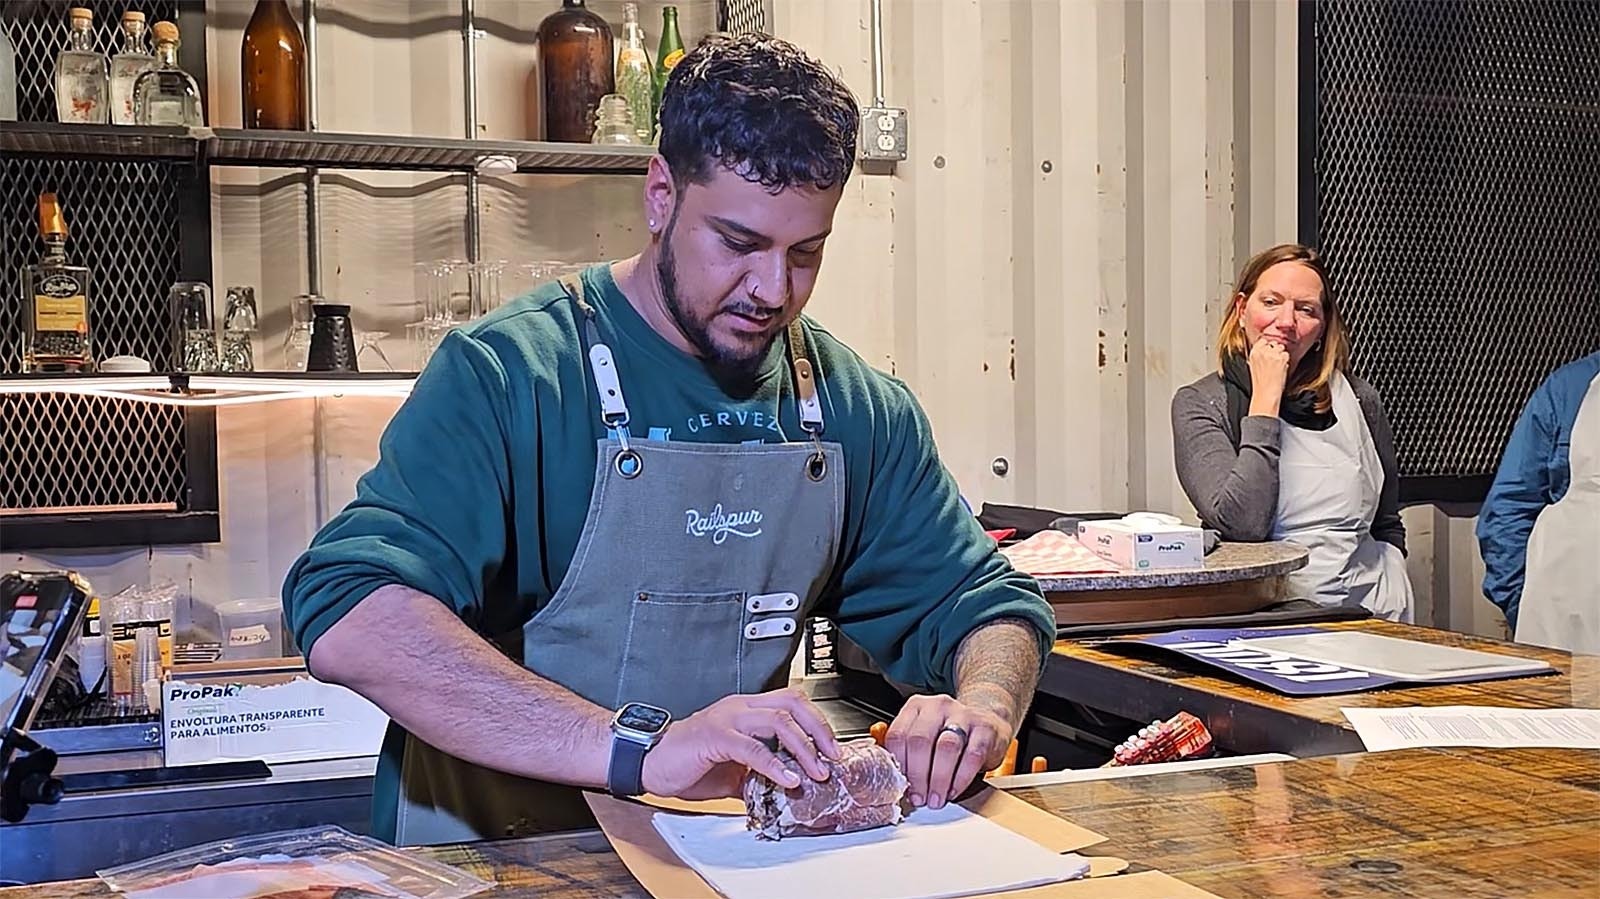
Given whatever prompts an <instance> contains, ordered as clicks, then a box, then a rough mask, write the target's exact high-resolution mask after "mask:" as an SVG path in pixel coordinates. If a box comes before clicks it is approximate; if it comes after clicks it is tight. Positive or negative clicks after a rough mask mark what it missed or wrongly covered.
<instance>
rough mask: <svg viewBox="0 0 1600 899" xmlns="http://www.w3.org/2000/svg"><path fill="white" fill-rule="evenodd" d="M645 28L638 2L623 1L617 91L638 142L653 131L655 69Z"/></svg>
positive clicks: (644, 141)
mask: <svg viewBox="0 0 1600 899" xmlns="http://www.w3.org/2000/svg"><path fill="white" fill-rule="evenodd" d="M644 46H645V44H644V28H643V26H641V25H640V24H639V4H637V3H624V4H622V50H621V52H619V53H618V54H617V93H619V94H621V95H622V96H623V98H624V99H626V100H627V101H628V112H629V113H630V114H631V115H632V116H633V130H634V133H635V134H637V135H638V136H639V143H641V144H648V143H650V137H651V135H653V134H654V133H655V122H656V112H655V73H654V72H652V71H651V69H650V54H649V53H648V52H647V51H646V50H645V48H644Z"/></svg>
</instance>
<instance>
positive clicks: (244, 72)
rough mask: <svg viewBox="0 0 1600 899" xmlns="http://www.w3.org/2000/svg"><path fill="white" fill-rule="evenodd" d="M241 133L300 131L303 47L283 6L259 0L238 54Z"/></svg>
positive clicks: (303, 116)
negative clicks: (251, 131)
mask: <svg viewBox="0 0 1600 899" xmlns="http://www.w3.org/2000/svg"><path fill="white" fill-rule="evenodd" d="M239 72H240V77H241V81H242V86H243V90H244V105H243V106H242V107H241V108H242V109H243V111H244V127H246V128H261V129H267V130H275V131H304V130H306V42H305V38H303V37H302V36H301V34H300V26H299V25H298V24H297V23H296V22H295V20H294V16H292V15H290V13H289V4H288V3H286V2H284V0H259V2H257V3H256V9H255V12H254V13H253V14H251V16H250V24H249V25H248V26H246V27H245V30H244V43H243V44H242V45H241V46H240V50H239Z"/></svg>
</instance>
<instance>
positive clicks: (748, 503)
mask: <svg viewBox="0 0 1600 899" xmlns="http://www.w3.org/2000/svg"><path fill="white" fill-rule="evenodd" d="M562 283H563V285H565V286H566V288H567V292H568V294H569V295H570V296H571V298H572V299H573V301H574V302H575V303H576V304H577V306H578V309H579V310H580V312H581V313H582V316H583V329H584V331H583V333H584V338H585V344H586V348H587V351H588V358H589V367H590V372H591V374H592V375H593V377H594V381H595V385H596V388H597V395H598V396H599V397H600V400H601V410H600V411H601V419H602V420H603V421H604V423H605V424H606V426H607V428H608V431H609V435H608V438H607V439H605V440H601V441H600V442H599V452H598V454H597V456H598V458H597V459H596V462H595V478H594V491H593V493H592V494H591V495H590V499H589V511H588V516H587V518H586V519H585V521H584V526H583V533H582V534H581V535H580V536H579V538H578V544H577V548H576V550H575V551H574V553H573V558H572V564H571V566H570V568H569V569H568V571H567V574H566V577H565V578H563V579H562V581H561V586H560V588H559V589H557V590H556V593H555V595H554V596H552V597H551V599H550V602H549V603H548V604H547V605H546V606H545V607H544V608H542V609H540V610H539V611H538V612H537V613H535V614H534V616H533V617H532V619H530V620H529V621H528V622H527V623H526V624H525V625H524V626H523V629H522V637H523V664H524V665H525V666H526V667H527V668H528V669H529V670H530V671H533V672H535V673H537V674H539V675H541V676H543V677H546V678H548V679H550V680H552V681H555V682H556V683H559V684H561V685H563V686H565V687H566V688H568V689H570V690H572V691H573V692H575V693H577V694H578V695H580V696H582V697H583V698H585V699H587V700H589V701H590V702H593V703H595V704H596V705H599V706H601V707H602V708H606V709H615V708H618V707H620V706H621V705H622V704H623V703H626V702H634V701H637V702H648V703H651V704H652V705H658V706H661V707H663V708H665V709H668V710H669V711H671V712H672V714H673V716H674V717H675V718H683V717H687V716H688V715H689V714H691V713H693V712H695V711H697V710H699V709H702V708H704V707H705V706H707V705H710V704H711V703H712V702H714V701H716V700H718V699H721V698H722V697H724V696H728V695H731V694H735V693H758V692H762V691H764V690H769V689H775V688H778V687H782V686H784V685H785V684H786V683H787V681H788V672H789V664H790V661H791V659H792V658H793V656H794V652H795V650H796V649H797V648H798V646H799V645H800V637H801V631H802V624H803V622H804V621H805V618H806V616H807V615H808V614H809V612H810V609H811V608H812V606H813V605H814V604H815V603H816V600H817V597H818V595H819V593H820V592H821V591H822V589H823V587H824V585H825V583H826V581H827V578H828V576H829V573H830V571H831V569H832V567H833V561H834V557H835V555H836V553H837V551H838V543H839V532H840V526H841V516H842V514H843V508H844V479H845V476H844V455H843V452H842V450H841V449H840V447H839V445H838V444H837V443H824V442H823V441H822V439H821V438H822V430H823V420H822V406H821V404H820V402H818V399H817V384H816V378H815V375H814V372H813V371H812V368H811V364H810V362H809V360H808V358H807V356H806V351H805V342H804V337H803V334H802V332H801V330H800V326H799V322H798V321H796V322H795V324H794V326H792V327H791V328H790V329H789V333H788V340H789V356H790V364H791V366H792V369H793V372H794V376H795V378H794V379H795V384H796V392H797V394H798V395H797V397H796V400H797V403H798V405H799V408H800V421H801V427H802V429H803V430H805V431H806V433H807V435H808V436H809V438H810V439H809V440H808V441H805V442H788V443H781V444H759V445H758V444H752V445H742V444H701V443H673V442H667V441H654V440H637V439H634V438H632V437H630V436H629V434H628V430H627V427H628V409H627V405H626V403H625V402H624V400H623V395H622V386H621V384H620V382H619V380H618V377H617V373H616V365H615V360H614V359H613V358H612V356H611V350H610V348H609V347H607V346H606V345H605V344H604V343H602V342H601V341H600V335H599V330H598V329H597V328H596V326H595V311H594V309H593V307H591V306H590V305H589V304H588V303H587V302H585V301H584V298H583V283H582V280H581V279H578V278H571V279H563V281H562ZM400 793H401V795H400V797H399V807H398V809H397V810H396V831H397V832H396V840H395V842H396V844H397V845H402V846H405V845H430V844H438V843H446V842H460V841H468V840H482V839H498V838H502V837H508V836H523V835H526V834H530V833H543V832H551V831H558V830H570V829H574V828H580V827H592V826H594V819H593V817H592V816H591V815H590V814H589V811H588V809H587V807H586V806H585V804H584V802H583V799H582V797H581V794H580V791H579V790H577V789H576V788H573V787H569V786H564V785H560V784H551V783H545V782H541V781H534V780H528V779H525V778H520V777H515V776H512V775H509V774H505V773H502V772H499V771H493V770H490V769H488V768H483V767H481V766H478V765H473V764H470V763H468V762H464V761H462V760H460V759H457V758H455V757H453V756H450V755H447V754H445V753H443V752H441V751H439V750H437V749H434V748H433V747H432V746H429V745H428V744H426V743H424V742H422V741H421V740H418V739H416V738H415V737H409V736H408V737H407V740H406V748H405V755H404V760H403V762H402V764H401V787H400Z"/></svg>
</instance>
